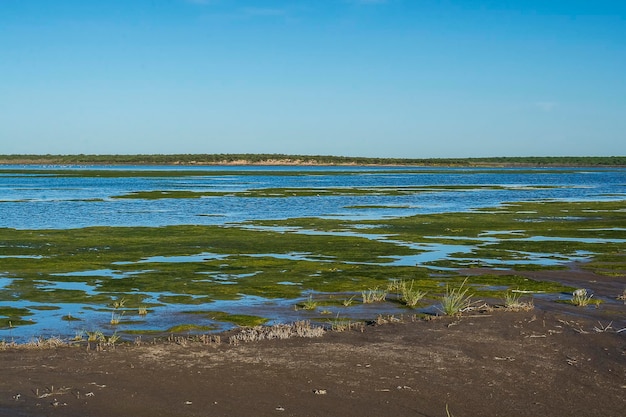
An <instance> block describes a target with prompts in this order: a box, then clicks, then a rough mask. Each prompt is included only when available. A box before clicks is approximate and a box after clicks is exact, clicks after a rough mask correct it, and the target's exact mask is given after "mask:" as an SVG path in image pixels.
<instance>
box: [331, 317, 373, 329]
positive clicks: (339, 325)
mask: <svg viewBox="0 0 626 417" xmlns="http://www.w3.org/2000/svg"><path fill="white" fill-rule="evenodd" d="M330 330H331V331H333V332H346V331H349V330H360V331H361V332H363V331H364V330H365V323H363V322H361V321H352V320H349V319H345V318H341V317H339V314H338V313H337V317H335V318H334V319H333V320H331V322H330Z"/></svg>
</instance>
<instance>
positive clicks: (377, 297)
mask: <svg viewBox="0 0 626 417" xmlns="http://www.w3.org/2000/svg"><path fill="white" fill-rule="evenodd" d="M361 296H362V297H363V304H370V303H381V302H383V301H385V299H386V298H387V291H386V290H381V289H380V288H378V287H376V288H374V289H369V290H367V291H362V292H361Z"/></svg>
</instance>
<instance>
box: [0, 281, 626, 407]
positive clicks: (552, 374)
mask: <svg viewBox="0 0 626 417" xmlns="http://www.w3.org/2000/svg"><path fill="white" fill-rule="evenodd" d="M481 272H482V273H484V271H481ZM532 274H534V275H535V278H541V279H548V280H550V279H556V280H568V283H569V284H583V283H585V284H586V285H587V288H589V287H591V290H593V291H594V294H597V296H598V297H600V296H603V297H609V296H611V297H613V299H615V296H616V295H619V294H616V293H615V291H616V290H617V289H618V288H622V290H623V287H624V285H625V284H626V282H625V280H624V277H611V278H606V277H601V276H597V275H594V274H592V273H589V272H583V271H558V272H555V271H545V272H542V273H538V272H535V273H532ZM538 274H539V275H541V276H537V275H538ZM577 286H582V285H577ZM605 292H606V294H604V293H605ZM624 313H626V306H625V305H624V304H623V301H621V300H615V302H610V303H603V304H602V305H600V307H599V308H596V307H593V306H588V307H575V306H572V305H567V304H561V303H555V302H545V303H544V302H541V300H536V301H535V308H534V309H532V310H530V311H520V312H512V311H505V310H503V309H498V308H495V309H481V310H476V311H471V312H467V313H465V314H464V315H462V316H460V317H435V318H433V319H432V320H422V319H419V320H418V319H415V318H412V317H409V316H407V317H395V318H391V317H388V318H381V319H379V320H378V321H377V322H376V323H374V322H373V323H371V324H368V325H365V326H362V327H356V328H354V329H351V330H347V331H343V332H330V331H329V332H325V334H324V335H323V336H322V337H317V338H297V337H296V338H290V339H286V340H263V341H257V342H248V343H240V344H238V345H233V344H229V343H228V337H227V336H228V335H223V337H222V338H221V343H216V342H215V340H213V341H209V342H205V343H203V342H202V341H200V340H197V339H192V338H186V337H178V338H171V339H170V340H169V341H168V340H164V341H160V342H158V343H152V342H148V341H144V342H143V343H141V344H140V345H134V344H130V343H129V344H118V345H116V346H109V347H104V348H103V349H93V348H91V349H87V347H86V346H85V345H84V344H82V345H77V346H74V347H58V348H54V349H25V348H7V349H5V350H3V351H0V367H1V369H2V377H1V378H0V416H15V417H20V416H21V417H31V416H93V417H100V416H102V417H104V416H107V417H109V416H139V417H141V416H150V417H155V416H359V417H362V416H429V417H430V416H432V417H436V416H444V417H445V416H448V415H451V416H455V417H463V416H507V417H510V416H533V417H536V416H573V415H579V416H602V417H610V416H614V417H618V416H623V415H624V413H625V412H626V330H623V329H624V327H626V314H624Z"/></svg>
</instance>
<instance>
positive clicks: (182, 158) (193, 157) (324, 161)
mask: <svg viewBox="0 0 626 417" xmlns="http://www.w3.org/2000/svg"><path fill="white" fill-rule="evenodd" d="M0 165H170V166H219V165H226V166H433V167H624V166H626V156H585V157H573V156H542V157H487V158H422V159H416V158H366V157H345V156H324V155H283V154H169V155H158V154H151V155H142V154H138V155H82V154H81V155H0Z"/></svg>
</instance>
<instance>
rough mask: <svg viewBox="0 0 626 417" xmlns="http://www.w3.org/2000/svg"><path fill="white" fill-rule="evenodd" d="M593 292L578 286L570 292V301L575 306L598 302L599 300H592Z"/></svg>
mask: <svg viewBox="0 0 626 417" xmlns="http://www.w3.org/2000/svg"><path fill="white" fill-rule="evenodd" d="M592 298H593V294H589V293H588V292H587V290H586V289H584V288H579V289H577V290H576V291H574V292H573V293H572V299H571V300H570V302H571V303H572V304H574V305H575V306H577V307H586V306H588V305H589V304H595V305H596V306H597V305H598V304H600V300H592Z"/></svg>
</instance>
